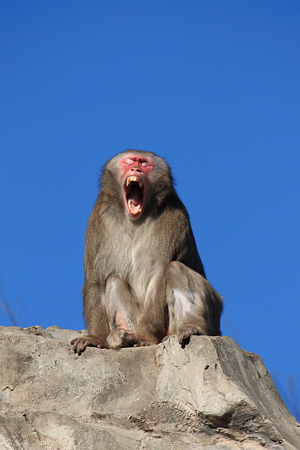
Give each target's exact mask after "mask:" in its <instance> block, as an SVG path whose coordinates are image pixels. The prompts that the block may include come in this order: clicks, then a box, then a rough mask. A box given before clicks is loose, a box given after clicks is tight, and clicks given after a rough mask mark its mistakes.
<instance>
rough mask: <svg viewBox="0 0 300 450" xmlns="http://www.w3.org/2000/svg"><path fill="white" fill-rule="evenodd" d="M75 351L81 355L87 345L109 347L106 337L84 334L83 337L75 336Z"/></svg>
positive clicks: (73, 343) (73, 342)
mask: <svg viewBox="0 0 300 450" xmlns="http://www.w3.org/2000/svg"><path fill="white" fill-rule="evenodd" d="M71 344H72V346H73V350H74V353H77V355H81V353H82V352H84V350H85V349H86V347H88V346H89V347H98V348H109V347H108V345H107V342H106V339H100V338H97V337H95V336H83V337H82V338H75V339H73V340H72V341H71Z"/></svg>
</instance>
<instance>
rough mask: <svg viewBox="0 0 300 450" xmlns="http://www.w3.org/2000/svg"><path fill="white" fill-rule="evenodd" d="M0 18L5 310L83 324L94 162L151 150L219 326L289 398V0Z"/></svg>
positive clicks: (296, 303)
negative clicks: (201, 269)
mask: <svg viewBox="0 0 300 450" xmlns="http://www.w3.org/2000/svg"><path fill="white" fill-rule="evenodd" d="M0 33H1V37H0V48H1V64H0V75H1V80H0V81H1V82H0V93H1V98H0V104H1V112H0V114H1V125H0V126H1V133H0V148H1V177H0V189H1V196H0V202H1V222H0V226H1V230H0V236H1V252H0V273H1V280H2V286H3V287H4V289H5V293H6V297H7V299H8V301H9V303H10V305H11V306H12V307H13V309H14V313H15V315H16V318H17V320H18V324H19V325H20V326H22V327H26V326H31V325H36V324H38V325H41V326H42V327H48V326H50V325H53V324H55V325H58V326H60V327H63V328H71V329H75V330H76V329H81V328H83V327H84V323H83V319H82V302H81V294H80V292H81V288H82V283H83V252H84V233H85V228H86V223H87V219H88V216H89V214H90V212H91V209H92V207H93V204H94V201H95V199H96V195H97V189H98V176H99V173H100V169H101V167H102V166H103V164H104V163H105V162H106V161H107V159H109V158H110V157H111V156H113V155H115V154H117V153H119V152H120V151H123V150H125V149H127V148H137V149H143V150H149V151H154V152H155V153H157V154H158V155H160V156H163V157H165V158H166V160H167V161H168V163H169V164H170V165H171V167H172V169H173V174H174V177H175V179H176V182H177V183H176V186H177V191H178V193H179V195H180V197H181V199H182V200H183V202H184V203H185V205H186V206H187V208H188V210H189V212H190V217H191V222H192V226H193V229H194V234H195V237H196V240H197V245H198V249H199V252H200V255H201V257H202V260H203V262H204V265H205V268H206V273H207V276H208V279H209V280H210V282H211V283H212V284H213V286H214V287H215V288H216V289H217V290H218V291H219V292H220V293H221V294H222V295H223V296H224V297H225V311H224V315H223V319H222V330H223V334H225V335H230V336H232V337H233V338H234V339H236V340H237V341H238V343H239V344H240V345H241V347H243V348H244V349H246V350H248V351H251V352H255V353H258V354H260V355H261V356H262V358H263V360H264V363H265V364H266V366H267V368H268V369H269V371H270V372H271V374H273V375H274V377H276V378H278V379H279V380H280V382H281V383H282V385H284V384H285V380H286V377H287V376H293V377H295V380H296V383H297V395H298V398H299V397H300V363H299V347H300V339H299V325H300V279H299V271H300V239H299V237H300V231H299V230H300V214H299V193H300V189H299V188H300V175H299V169H300V145H299V144H300V3H299V1H296V0H295V1H291V0H286V1H281V0H280V1H276V0H274V1H272V2H266V1H257V0H251V1H248V0H247V1H243V0H237V1H230V0H229V1H223V0H222V1H218V0H215V1H208V0H204V1H190V0H185V1H177V0H172V1H169V0H168V1H156V0H153V1H148V0H146V1H137V0H133V1H132V0H129V1H115V0H110V1H101V0H99V1H89V0H88V1H77V0H72V1H70V0H65V1H53V2H52V1H51V2H49V1H44V0H38V1H37V0H31V1H26V2H24V1H21V0H19V1H16V0H2V1H1V5H0ZM0 323H1V325H10V320H9V318H8V317H7V315H6V313H5V312H4V311H3V310H1V309H0ZM282 392H283V391H282Z"/></svg>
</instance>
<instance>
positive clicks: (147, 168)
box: [119, 153, 154, 219]
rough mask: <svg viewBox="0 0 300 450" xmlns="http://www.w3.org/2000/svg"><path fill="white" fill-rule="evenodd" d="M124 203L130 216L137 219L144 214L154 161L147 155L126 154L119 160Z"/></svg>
mask: <svg viewBox="0 0 300 450" xmlns="http://www.w3.org/2000/svg"><path fill="white" fill-rule="evenodd" d="M119 164H120V168H121V180H122V188H123V195H124V203H125V208H126V211H127V214H128V216H129V217H130V218H131V219H137V218H139V217H141V215H142V214H143V211H144V208H145V204H146V199H147V197H148V193H149V186H150V183H149V173H150V172H151V171H152V170H153V169H154V162H153V160H152V159H151V158H149V157H147V156H141V155H134V154H130V153H128V154H126V155H125V156H123V158H121V159H120V161H119Z"/></svg>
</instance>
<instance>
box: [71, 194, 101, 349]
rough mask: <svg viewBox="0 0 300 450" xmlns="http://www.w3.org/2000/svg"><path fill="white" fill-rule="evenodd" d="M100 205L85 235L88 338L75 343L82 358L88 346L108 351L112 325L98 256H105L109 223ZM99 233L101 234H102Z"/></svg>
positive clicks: (85, 315)
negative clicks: (103, 247) (104, 219)
mask: <svg viewBox="0 0 300 450" xmlns="http://www.w3.org/2000/svg"><path fill="white" fill-rule="evenodd" d="M99 209H100V204H99V202H97V204H96V206H95V208H94V210H93V212H92V214H91V215H90V218H89V224H88V228H87V232H86V236H85V243H86V245H85V255H84V273H85V280H84V286H83V290H82V294H83V302H84V317H85V322H86V326H87V330H88V335H86V336H83V337H82V338H75V339H73V340H72V341H71V344H72V345H73V350H74V352H75V353H77V354H78V355H80V354H81V353H82V352H83V351H84V350H85V348H86V347H87V346H93V347H99V348H108V345H107V342H106V338H107V336H108V334H109V326H108V320H107V315H106V310H105V307H104V302H103V296H104V295H105V279H104V277H103V278H101V271H99V268H98V265H99V264H101V261H99V260H98V258H97V254H100V255H101V248H102V246H103V239H104V236H105V224H104V223H103V221H102V220H101V215H100V214H99ZM99 230H100V231H101V232H100V233H99Z"/></svg>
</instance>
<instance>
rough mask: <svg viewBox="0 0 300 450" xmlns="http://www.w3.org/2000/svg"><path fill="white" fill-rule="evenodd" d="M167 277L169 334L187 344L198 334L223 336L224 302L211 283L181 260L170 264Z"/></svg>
mask: <svg viewBox="0 0 300 450" xmlns="http://www.w3.org/2000/svg"><path fill="white" fill-rule="evenodd" d="M166 278H167V302H168V307H169V335H172V334H177V335H178V341H179V343H180V344H183V343H184V341H187V340H188V339H189V338H190V336H191V335H194V334H198V335H199V334H204V335H208V336H215V335H219V334H221V333H220V315H221V311H222V300H221V296H220V295H219V294H218V293H217V292H216V291H215V290H214V289H213V287H212V286H211V284H210V283H209V282H208V281H207V280H206V279H205V278H204V277H203V276H202V275H200V274H198V273H197V272H195V271H194V270H192V269H190V268H188V267H187V266H185V265H184V264H182V263H180V262H179V261H172V262H171V263H169V265H168V267H167V271H166Z"/></svg>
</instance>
